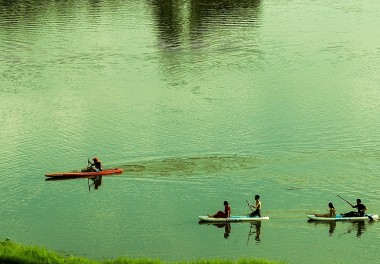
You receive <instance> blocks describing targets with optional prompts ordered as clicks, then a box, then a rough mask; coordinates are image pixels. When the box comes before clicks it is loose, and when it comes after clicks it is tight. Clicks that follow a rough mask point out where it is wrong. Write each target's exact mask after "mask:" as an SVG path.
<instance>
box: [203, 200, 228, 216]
mask: <svg viewBox="0 0 380 264" xmlns="http://www.w3.org/2000/svg"><path fill="white" fill-rule="evenodd" d="M223 204H224V212H222V211H218V212H217V213H216V214H214V215H208V217H213V218H228V217H230V216H231V207H230V205H229V204H228V202H227V201H224V203H223Z"/></svg>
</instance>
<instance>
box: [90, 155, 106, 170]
mask: <svg viewBox="0 0 380 264" xmlns="http://www.w3.org/2000/svg"><path fill="white" fill-rule="evenodd" d="M92 160H93V163H92V162H91V161H88V163H89V164H90V165H91V166H92V167H93V169H94V171H96V172H99V171H102V170H103V167H102V162H101V161H100V159H99V158H98V157H95V158H93V159H92Z"/></svg>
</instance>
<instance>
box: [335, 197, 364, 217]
mask: <svg viewBox="0 0 380 264" xmlns="http://www.w3.org/2000/svg"><path fill="white" fill-rule="evenodd" d="M350 205H351V206H352V208H356V209H358V211H357V212H354V211H351V212H348V213H345V214H341V215H342V216H343V217H361V216H364V215H365V211H366V210H367V207H366V206H365V205H364V204H362V201H361V200H360V199H356V205H353V204H350Z"/></svg>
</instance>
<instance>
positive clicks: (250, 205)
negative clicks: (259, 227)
mask: <svg viewBox="0 0 380 264" xmlns="http://www.w3.org/2000/svg"><path fill="white" fill-rule="evenodd" d="M246 201H247V204H248V207H249V209H251V211H252V213H253V209H252V207H251V205H250V203H249V202H248V200H246Z"/></svg>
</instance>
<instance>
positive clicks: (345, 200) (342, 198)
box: [337, 194, 353, 206]
mask: <svg viewBox="0 0 380 264" xmlns="http://www.w3.org/2000/svg"><path fill="white" fill-rule="evenodd" d="M337 196H338V197H339V198H340V199H342V200H343V201H345V202H346V203H348V204H349V205H351V206H353V205H352V203H350V202H349V201H347V200H346V199H344V198H343V197H342V196H340V195H339V194H337Z"/></svg>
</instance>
